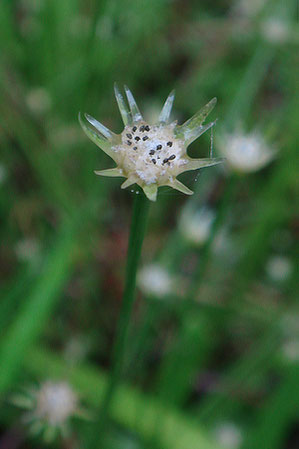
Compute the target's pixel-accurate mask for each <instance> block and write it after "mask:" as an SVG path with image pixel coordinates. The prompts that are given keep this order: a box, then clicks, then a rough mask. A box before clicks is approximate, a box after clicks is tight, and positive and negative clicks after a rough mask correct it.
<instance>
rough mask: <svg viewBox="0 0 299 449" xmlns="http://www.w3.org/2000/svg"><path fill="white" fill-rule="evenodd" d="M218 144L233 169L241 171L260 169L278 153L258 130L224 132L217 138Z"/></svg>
mask: <svg viewBox="0 0 299 449" xmlns="http://www.w3.org/2000/svg"><path fill="white" fill-rule="evenodd" d="M217 146H218V148H219V150H220V152H221V154H222V155H223V156H225V157H226V162H227V164H228V165H229V166H230V167H231V169H232V170H234V171H237V172H241V173H249V172H255V171H258V170H260V169H261V168H263V167H264V166H265V165H267V164H268V163H269V162H270V161H271V160H272V159H273V158H274V156H275V154H276V151H275V150H274V149H273V148H271V147H269V146H268V145H267V143H266V142H265V140H264V139H263V137H262V135H261V134H260V133H259V132H258V131H252V132H251V133H248V134H245V133H243V132H242V131H236V132H234V133H226V134H225V133H224V134H223V135H221V137H220V138H219V139H217Z"/></svg>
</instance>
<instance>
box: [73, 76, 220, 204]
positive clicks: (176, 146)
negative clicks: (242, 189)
mask: <svg viewBox="0 0 299 449" xmlns="http://www.w3.org/2000/svg"><path fill="white" fill-rule="evenodd" d="M114 91H115V97H116V100H117V103H118V107H119V110H120V113H121V116H122V119H123V122H124V124H125V128H124V130H123V132H122V133H121V134H119V135H116V134H114V133H112V132H111V131H110V130H109V129H108V128H106V127H105V126H104V125H102V124H101V123H100V122H98V121H97V120H95V119H94V118H93V117H90V116H89V115H86V120H87V121H88V122H89V123H90V124H91V125H92V127H89V126H88V125H86V124H85V123H84V121H83V119H82V117H81V116H80V115H79V120H80V124H81V126H82V128H83V130H84V132H85V133H86V134H87V136H88V137H89V138H90V139H91V140H92V141H93V142H94V143H96V145H98V146H99V147H100V148H102V149H103V151H105V152H106V153H107V154H108V155H109V156H110V157H111V158H112V159H113V160H114V161H115V163H116V167H115V168H112V169H108V170H96V171H95V173H96V174H97V175H100V176H112V177H115V176H123V177H125V178H127V179H126V181H125V182H123V183H122V185H121V188H122V189H125V188H127V187H130V186H131V185H133V184H137V185H138V186H140V187H141V188H142V189H143V191H144V193H145V195H146V196H147V198H148V199H149V200H151V201H155V200H156V198H157V192H158V188H159V187H162V186H170V187H172V188H173V189H176V190H178V191H180V192H182V193H184V194H186V195H192V193H193V192H192V190H190V189H189V188H188V187H186V186H185V185H184V184H182V183H181V182H180V181H178V180H177V176H178V175H180V174H181V173H183V172H186V171H189V170H196V169H199V168H203V167H209V166H212V165H216V164H219V163H221V162H222V159H219V158H218V159H214V158H204V159H191V158H190V157H189V156H188V154H187V147H188V145H189V144H190V143H191V142H193V141H194V140H195V139H196V138H197V137H199V136H200V135H201V134H203V133H204V132H205V131H207V130H208V129H209V128H211V127H212V126H214V124H215V122H211V123H208V124H206V125H203V122H204V120H205V119H206V117H207V115H208V114H209V112H211V110H212V109H213V107H214V106H215V104H216V99H213V100H211V101H210V102H209V103H208V104H207V105H206V106H205V107H204V108H202V109H201V110H200V111H199V112H198V113H197V114H195V115H194V116H193V117H192V118H191V119H190V120H187V121H186V122H185V123H184V124H183V125H181V126H178V125H177V122H176V121H175V122H172V123H170V124H168V121H169V117H170V113H171V108H172V105H173V101H174V91H172V92H171V93H170V94H169V96H168V98H167V99H166V101H165V103H164V106H163V108H162V111H161V114H160V116H159V120H158V123H157V124H154V125H150V124H149V123H147V122H146V121H144V119H143V117H142V115H141V113H140V111H139V109H138V106H137V104H136V101H135V99H134V97H133V95H132V93H131V91H130V90H129V89H128V88H127V87H126V86H125V92H126V96H127V100H128V105H129V107H128V106H127V104H126V102H125V99H124V97H123V96H122V94H121V93H120V91H119V89H118V87H117V85H116V84H115V86H114Z"/></svg>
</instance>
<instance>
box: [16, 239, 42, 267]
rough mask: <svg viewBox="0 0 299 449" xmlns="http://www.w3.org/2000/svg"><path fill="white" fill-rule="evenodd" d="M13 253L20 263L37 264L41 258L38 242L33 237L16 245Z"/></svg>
mask: <svg viewBox="0 0 299 449" xmlns="http://www.w3.org/2000/svg"><path fill="white" fill-rule="evenodd" d="M15 253H16V256H17V258H18V259H19V260H20V261H21V262H27V263H37V262H39V261H40V256H41V247H40V244H39V241H38V240H37V239H36V238H34V237H25V238H23V239H21V240H19V241H18V242H17V243H16V246H15Z"/></svg>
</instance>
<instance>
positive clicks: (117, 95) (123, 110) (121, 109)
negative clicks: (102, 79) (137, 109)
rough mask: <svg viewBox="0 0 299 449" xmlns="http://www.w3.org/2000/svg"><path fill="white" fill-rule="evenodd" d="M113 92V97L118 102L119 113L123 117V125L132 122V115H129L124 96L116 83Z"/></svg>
mask: <svg viewBox="0 0 299 449" xmlns="http://www.w3.org/2000/svg"><path fill="white" fill-rule="evenodd" d="M114 93H115V98H116V101H117V104H118V109H119V112H120V115H121V117H122V119H123V122H124V125H125V126H126V125H128V124H129V123H131V122H132V117H131V113H130V111H129V109H128V107H127V105H126V102H125V100H124V97H123V96H122V94H121V93H120V91H119V89H118V86H117V84H116V83H114Z"/></svg>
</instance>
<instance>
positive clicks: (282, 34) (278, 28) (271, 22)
mask: <svg viewBox="0 0 299 449" xmlns="http://www.w3.org/2000/svg"><path fill="white" fill-rule="evenodd" d="M261 33H262V35H263V37H264V38H265V39H266V40H267V41H269V42H271V43H273V44H284V43H285V42H287V41H288V40H289V38H290V37H291V32H290V26H289V25H288V23H287V22H286V21H284V20H281V19H279V18H278V17H272V18H269V19H267V20H265V21H264V22H262V24H261Z"/></svg>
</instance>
